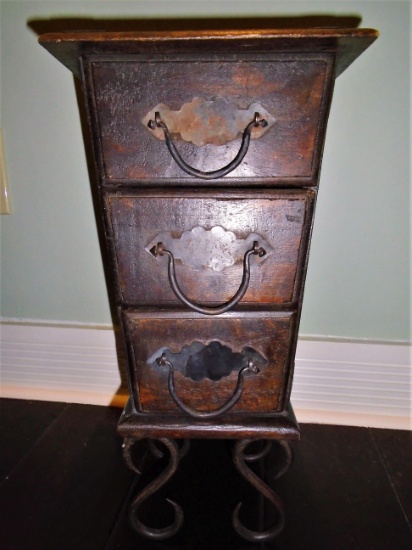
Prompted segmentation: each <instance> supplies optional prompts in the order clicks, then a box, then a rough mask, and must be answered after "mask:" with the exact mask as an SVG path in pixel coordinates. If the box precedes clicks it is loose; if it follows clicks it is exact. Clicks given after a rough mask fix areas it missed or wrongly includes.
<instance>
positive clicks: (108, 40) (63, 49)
mask: <svg viewBox="0 0 412 550" xmlns="http://www.w3.org/2000/svg"><path fill="white" fill-rule="evenodd" d="M378 36H379V32H378V31H376V30H374V29H335V28H332V29H327V28H319V29H290V30H285V29H275V30H249V31H243V30H242V31H175V32H164V31H162V32H100V31H97V32H84V31H82V32H65V33H48V34H44V35H42V36H40V38H39V42H40V44H41V45H42V46H44V47H45V48H46V50H48V51H49V52H50V53H51V54H52V55H53V56H54V57H56V58H57V59H58V60H59V61H60V62H61V63H63V65H65V66H66V67H68V68H69V69H70V70H71V71H72V72H73V73H74V74H75V75H76V76H80V67H79V61H80V58H82V57H83V56H90V55H133V54H194V55H195V54H206V53H229V54H230V53H233V54H239V55H242V54H244V53H278V54H279V53H290V54H299V53H332V54H334V55H335V57H336V66H335V76H336V77H337V76H339V75H340V74H341V73H342V72H343V71H344V70H345V69H346V68H347V67H348V66H349V65H350V64H351V63H352V62H353V61H354V60H355V59H356V58H357V57H359V55H360V54H361V53H362V52H363V51H364V50H366V48H368V47H369V46H370V45H371V44H372V42H374V40H376V38H378Z"/></svg>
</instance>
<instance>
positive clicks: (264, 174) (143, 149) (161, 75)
mask: <svg viewBox="0 0 412 550" xmlns="http://www.w3.org/2000/svg"><path fill="white" fill-rule="evenodd" d="M260 57H266V56H265V55H263V54H261V55H260ZM250 58H251V59H250ZM332 69H333V58H332V57H331V56H330V55H323V56H302V57H300V58H298V59H296V58H290V57H289V56H276V55H274V56H273V55H270V56H268V58H267V60H265V61H261V60H258V59H256V58H255V56H253V55H251V56H250V55H247V54H244V55H243V56H240V55H232V56H225V55H221V56H219V58H218V59H216V56H213V57H211V56H210V57H205V56H202V57H200V58H198V57H196V58H194V57H193V56H191V55H188V56H187V57H186V58H185V57H181V58H179V57H178V58H175V57H171V56H168V57H167V59H165V60H163V59H162V58H160V60H158V59H156V60H154V59H153V57H149V58H147V59H142V60H139V59H136V60H135V58H131V59H127V60H122V59H120V60H118V61H116V62H113V61H110V58H109V59H108V60H107V61H102V60H98V61H94V60H93V59H90V60H88V62H86V63H85V77H86V80H87V82H89V86H88V88H89V89H90V90H92V92H91V101H92V102H93V105H94V109H93V113H92V114H93V118H94V124H95V127H96V131H97V134H98V138H99V140H98V144H99V156H100V158H101V161H102V168H101V170H102V173H103V178H104V182H106V183H111V182H112V183H113V182H114V183H126V182H129V183H136V184H137V185H139V186H141V185H143V184H145V185H153V184H154V183H159V184H161V185H166V184H173V183H174V182H176V180H179V185H184V184H188V185H193V184H194V183H195V184H196V185H199V180H198V179H196V178H193V177H191V176H189V175H187V174H185V173H184V172H182V171H181V170H180V168H179V167H178V166H177V164H176V163H175V162H174V161H173V160H172V159H171V157H170V153H169V151H168V150H167V148H166V146H165V144H164V142H162V141H159V140H158V139H156V138H155V137H154V136H153V135H151V131H150V130H149V129H148V128H145V127H144V126H143V125H142V123H141V120H142V119H144V118H145V115H146V114H147V113H148V112H149V111H151V110H152V109H153V107H155V105H157V103H160V102H162V103H166V104H167V105H168V106H170V107H171V108H173V109H176V110H177V109H179V108H180V107H181V106H182V105H183V104H185V103H189V102H191V101H192V100H193V99H194V98H196V97H201V98H203V99H205V100H208V101H210V100H211V99H213V98H215V97H222V98H225V99H227V100H229V101H231V102H233V103H234V104H236V105H238V107H239V108H242V109H246V108H248V107H249V105H250V104H252V103H254V102H256V101H257V99H258V100H259V103H261V105H262V106H263V107H264V108H265V109H266V110H267V111H268V112H269V113H270V114H271V115H272V116H273V117H274V118H275V119H276V122H275V124H274V125H273V127H272V128H271V129H270V130H269V131H268V132H267V134H266V135H264V136H262V137H261V138H259V140H254V141H252V142H251V144H250V146H249V152H248V154H247V156H246V158H245V161H244V162H242V163H241V165H240V166H239V167H238V168H237V169H236V170H234V171H233V172H231V174H230V175H228V176H226V177H225V178H220V179H219V180H215V181H214V185H217V184H219V185H223V186H225V187H227V186H230V185H233V184H236V185H247V186H251V185H262V183H263V184H264V185H269V184H273V185H282V180H284V179H290V182H291V183H293V184H299V183H302V182H305V183H306V184H308V185H316V179H317V173H318V167H319V159H320V153H321V144H322V142H323V137H324V131H325V127H326V124H325V123H326V117H327V114H328V110H329V99H330V83H331V78H330V74H331V72H332ZM142 82H144V85H142ZM286 98H287V99H286ZM154 101H155V102H154ZM160 114H161V113H160ZM252 118H253V117H252ZM175 139H176V142H177V144H178V148H179V152H180V154H181V155H182V157H183V158H184V159H185V160H186V162H188V163H189V164H190V165H191V166H193V167H194V168H196V169H199V170H202V171H211V170H217V169H218V168H220V167H222V166H224V165H226V164H228V163H229V162H230V161H231V160H232V159H233V158H234V157H235V155H236V153H237V151H238V149H239V143H240V138H238V139H236V140H235V141H231V142H229V143H227V144H225V145H222V146H217V145H212V144H208V145H204V146H202V147H195V146H193V145H192V144H190V143H186V142H185V141H184V140H182V138H181V137H180V136H179V137H177V136H176V138H175Z"/></svg>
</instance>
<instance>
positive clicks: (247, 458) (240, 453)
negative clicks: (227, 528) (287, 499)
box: [232, 439, 292, 542]
mask: <svg viewBox="0 0 412 550" xmlns="http://www.w3.org/2000/svg"><path fill="white" fill-rule="evenodd" d="M251 443H253V440H251V439H241V440H239V441H237V442H236V443H235V446H234V449H233V461H234V463H235V466H236V468H237V469H238V471H239V472H240V473H241V474H242V476H243V477H244V478H245V479H246V480H247V481H249V483H250V484H251V485H253V487H255V488H256V489H257V490H258V491H259V492H260V493H261V494H262V495H263V496H264V497H265V498H266V499H267V500H269V501H270V502H271V503H272V504H273V506H274V507H275V508H276V510H277V512H278V519H277V521H276V523H275V524H274V525H273V526H272V527H270V528H269V529H267V530H265V531H253V530H252V529H249V528H247V527H245V526H244V525H243V524H242V522H241V521H240V519H239V512H240V508H241V506H242V503H241V502H239V504H238V505H237V506H236V508H235V509H234V511H233V515H232V524H233V528H234V529H235V531H236V532H237V533H238V534H239V535H240V536H241V537H243V538H244V539H246V540H248V541H250V542H263V541H267V540H270V539H273V538H275V537H276V536H277V535H279V533H280V532H281V531H282V529H283V527H284V525H285V514H284V507H283V502H282V500H281V499H280V497H278V495H277V494H276V493H275V492H274V491H273V490H272V489H271V488H270V487H269V486H268V485H266V483H265V482H264V481H262V480H261V479H260V478H259V477H258V476H257V475H256V474H255V473H254V472H253V471H252V470H251V469H250V468H248V466H246V464H245V462H254V461H256V460H259V459H260V458H262V457H263V456H265V455H266V454H267V453H268V452H269V450H270V448H271V445H272V443H271V442H269V443H266V445H265V446H264V448H263V450H262V451H260V452H258V453H253V454H246V453H245V452H244V451H245V449H246V448H247V447H248V446H249V445H250V444H251ZM278 443H280V444H281V446H282V448H283V449H284V451H285V455H286V460H285V464H284V465H283V467H282V468H281V469H280V470H279V472H278V473H277V475H276V476H275V477H276V478H277V477H280V476H281V475H283V474H284V473H285V472H286V470H287V468H288V467H289V465H290V463H291V459H292V450H291V446H290V443H289V442H288V441H278Z"/></svg>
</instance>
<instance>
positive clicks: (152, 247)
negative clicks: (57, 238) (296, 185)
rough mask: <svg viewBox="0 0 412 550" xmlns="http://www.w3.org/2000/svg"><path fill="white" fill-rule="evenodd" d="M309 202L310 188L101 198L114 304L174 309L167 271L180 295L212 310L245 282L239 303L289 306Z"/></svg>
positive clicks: (297, 279)
mask: <svg viewBox="0 0 412 550" xmlns="http://www.w3.org/2000/svg"><path fill="white" fill-rule="evenodd" d="M314 199H315V192H313V191H310V190H296V191H293V190H292V191H282V190H278V191H247V192H241V191H239V192H223V191H215V190H211V191H209V192H206V191H197V190H196V191H181V190H179V192H175V193H173V192H170V191H164V192H161V191H136V192H133V193H131V192H128V193H123V194H119V193H116V194H110V193H108V194H107V195H106V196H105V203H106V204H105V207H106V213H107V222H108V228H109V233H110V235H109V236H110V239H111V241H112V243H113V244H112V254H113V259H114V266H115V272H116V279H117V287H118V294H119V297H120V300H121V302H122V303H124V304H125V305H132V306H135V305H145V306H148V305H156V306H157V307H159V306H162V305H164V306H173V307H175V306H176V305H179V303H181V299H179V298H178V297H177V295H176V292H175V291H174V290H173V288H172V287H173V281H171V274H170V272H171V271H172V279H174V280H175V282H176V284H177V285H178V287H179V288H180V290H181V292H182V293H183V294H184V296H186V297H187V298H188V299H189V300H191V301H193V302H197V303H202V304H208V305H211V306H212V307H213V306H214V305H216V304H220V303H224V302H227V301H230V300H231V299H232V298H233V296H235V295H236V293H237V292H238V290H239V287H240V286H241V284H244V283H245V278H248V281H247V284H246V287H245V288H246V291H245V293H244V295H242V299H241V302H240V303H241V304H244V305H248V306H250V305H257V304H261V305H263V306H271V305H272V306H273V305H288V306H290V305H291V304H295V303H297V301H298V297H299V288H300V283H301V278H302V275H299V274H300V273H302V271H303V270H302V269H300V268H301V267H302V266H303V265H304V263H305V258H306V253H307V248H308V241H309V235H310V227H311V223H312V213H313V203H314ZM164 251H166V252H164ZM171 263H172V264H173V265H172V268H173V269H171V265H170V264H171Z"/></svg>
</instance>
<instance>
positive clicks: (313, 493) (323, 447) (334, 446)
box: [266, 424, 412, 550]
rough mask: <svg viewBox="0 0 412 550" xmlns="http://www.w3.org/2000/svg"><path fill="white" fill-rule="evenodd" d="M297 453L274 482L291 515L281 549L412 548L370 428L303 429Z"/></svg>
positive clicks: (277, 544)
mask: <svg viewBox="0 0 412 550" xmlns="http://www.w3.org/2000/svg"><path fill="white" fill-rule="evenodd" d="M372 431H373V433H375V430H372ZM294 450H295V460H294V463H293V465H292V467H291V468H290V470H289V471H288V473H287V475H285V477H284V478H282V479H279V480H277V481H276V487H277V489H278V492H279V494H280V495H281V496H282V497H283V499H284V502H285V506H286V508H287V510H288V522H287V526H286V528H285V531H284V532H283V533H282V534H281V535H280V536H279V539H278V540H277V541H276V547H277V548H280V549H282V548H285V549H286V548H293V549H295V548H296V549H306V548H325V549H326V548H327V549H329V548H333V549H341V550H347V549H349V548H362V549H364V548H365V549H366V548H367V549H371V550H372V549H373V550H378V549H379V550H381V549H382V550H392V549H394V548H396V549H402V550H407V549H408V548H409V547H410V545H411V541H412V533H411V531H410V529H409V527H408V524H407V522H406V520H405V517H404V515H403V512H402V509H401V507H400V506H399V503H398V501H397V497H396V494H395V493H394V492H393V490H392V488H391V485H390V482H389V480H388V479H387V476H386V472H385V469H384V467H383V465H382V462H381V459H380V456H379V453H378V452H377V450H376V447H375V445H374V443H373V440H372V438H371V435H370V431H369V430H368V429H367V428H355V427H345V426H316V425H305V424H303V425H302V426H301V441H300V442H299V444H297V445H295V446H294ZM411 458H412V457H411V454H410V453H409V459H411ZM266 473H267V475H270V469H269V470H267V472H266ZM405 473H406V472H405ZM406 487H407V486H406V485H405V488H406Z"/></svg>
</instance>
